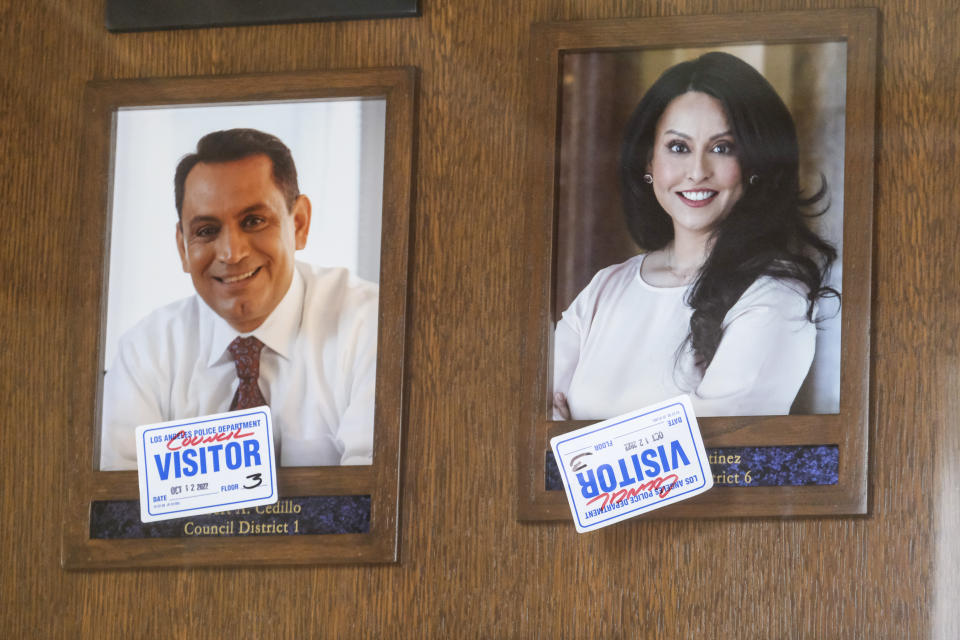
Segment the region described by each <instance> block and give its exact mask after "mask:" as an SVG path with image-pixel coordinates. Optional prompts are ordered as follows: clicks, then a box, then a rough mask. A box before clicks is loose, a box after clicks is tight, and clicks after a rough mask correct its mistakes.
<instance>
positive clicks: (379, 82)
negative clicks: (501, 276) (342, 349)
mask: <svg viewBox="0 0 960 640" xmlns="http://www.w3.org/2000/svg"><path fill="white" fill-rule="evenodd" d="M416 77H417V74H416V69H415V68H412V67H401V68H383V69H359V70H344V71H316V72H295V73H272V74H257V75H242V76H223V77H193V78H165V79H135V80H116V81H97V82H91V83H89V84H88V86H87V89H86V93H85V102H84V131H83V147H82V157H81V158H80V162H81V164H80V178H81V180H80V188H79V191H78V194H77V198H76V215H75V218H76V219H77V226H78V238H77V243H76V251H75V254H74V255H73V256H72V258H73V262H74V264H75V265H76V268H77V269H79V270H82V272H83V273H87V274H89V282H87V283H86V284H88V285H89V286H88V291H89V292H90V293H91V295H88V296H85V297H84V299H82V300H80V301H78V307H77V316H76V317H75V319H74V323H73V326H74V334H75V340H74V342H73V344H72V349H73V351H72V355H73V361H74V362H76V363H77V364H78V366H77V373H76V375H75V376H74V377H73V382H74V388H73V391H72V413H73V415H74V416H75V418H76V419H75V420H74V421H73V422H72V423H71V424H69V425H65V426H64V433H63V434H62V437H65V438H67V439H68V441H69V442H71V443H74V444H75V446H72V447H71V454H70V457H69V462H68V466H67V468H66V469H65V470H64V481H63V485H64V507H63V529H62V539H61V553H62V555H61V561H62V564H63V566H64V567H65V568H68V569H78V568H107V567H161V566H189V565H254V564H271V565H294V564H318V563H382V562H395V561H396V560H397V558H398V522H399V490H400V485H399V478H400V475H399V474H400V457H401V432H402V424H403V416H404V389H403V374H404V362H405V336H406V317H407V294H408V262H409V251H410V211H411V206H412V184H413V183H412V180H413V158H414V145H415V96H416ZM337 98H383V99H385V102H386V116H385V129H386V131H385V148H384V172H383V204H382V222H381V224H382V234H381V238H382V241H381V253H380V273H381V276H380V280H381V281H380V285H381V286H380V298H379V326H378V339H377V340H378V342H377V344H378V352H377V365H376V366H377V378H376V405H375V406H376V408H375V414H376V415H375V426H374V447H373V463H372V464H371V465H369V466H342V467H286V468H280V469H279V471H278V493H279V496H280V499H281V500H283V499H284V498H285V497H289V496H308V497H313V496H369V525H368V527H367V530H366V532H365V533H337V534H327V535H289V536H281V535H248V536H232V537H226V536H211V537H171V538H137V539H92V538H91V534H90V528H91V524H90V523H91V505H92V504H93V503H95V502H97V501H129V500H137V499H138V498H139V492H138V482H137V472H136V471H105V472H104V471H98V470H97V469H98V468H99V467H98V464H99V430H100V411H101V408H100V406H99V403H100V401H99V398H100V397H101V386H102V376H99V375H97V374H96V372H98V371H102V370H103V366H102V365H103V355H102V352H103V334H104V331H103V329H104V327H103V323H104V320H103V318H104V311H105V308H106V307H105V305H106V291H107V282H106V280H107V275H106V274H107V268H108V265H109V256H108V253H109V235H110V233H109V231H110V227H109V215H108V212H109V202H110V200H109V198H110V185H111V182H112V180H111V178H112V165H111V161H112V154H113V144H114V142H113V137H114V126H115V124H114V123H115V114H116V112H117V110H118V109H120V108H126V107H137V106H164V105H199V104H214V103H256V102H278V101H298V100H319V99H337ZM172 170H173V168H172V167H171V168H170V171H171V172H172ZM171 175H172V173H171Z"/></svg>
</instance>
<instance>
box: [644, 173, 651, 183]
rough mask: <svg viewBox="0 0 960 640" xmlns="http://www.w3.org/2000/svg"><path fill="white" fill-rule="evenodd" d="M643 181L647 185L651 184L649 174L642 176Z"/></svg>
mask: <svg viewBox="0 0 960 640" xmlns="http://www.w3.org/2000/svg"><path fill="white" fill-rule="evenodd" d="M643 181H644V182H646V183H647V184H653V176H652V175H651V174H649V173H645V174H643Z"/></svg>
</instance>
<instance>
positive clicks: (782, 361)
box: [517, 11, 876, 520]
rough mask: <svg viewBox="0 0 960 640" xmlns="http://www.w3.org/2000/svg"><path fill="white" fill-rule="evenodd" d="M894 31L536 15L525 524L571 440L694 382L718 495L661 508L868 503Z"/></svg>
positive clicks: (687, 510) (858, 23) (793, 18)
mask: <svg viewBox="0 0 960 640" xmlns="http://www.w3.org/2000/svg"><path fill="white" fill-rule="evenodd" d="M875 24H876V18H875V15H874V13H873V12H871V11H836V12H815V13H814V12H795V13H790V14H789V15H785V14H780V13H762V14H744V15H730V16H696V17H675V18H673V17H672V18H651V19H638V20H611V21H589V22H574V23H546V24H537V25H534V27H533V29H532V32H531V36H532V37H531V60H532V63H531V87H532V90H531V103H530V109H529V126H528V132H529V135H528V141H529V153H528V166H529V179H528V184H529V185H530V188H531V192H532V193H533V194H534V200H533V203H534V204H533V209H532V212H531V215H530V217H529V218H528V234H527V238H528V242H529V245H530V251H529V252H528V255H529V256H530V257H529V260H530V272H531V273H532V274H533V283H532V290H535V291H541V292H543V293H542V295H541V296H539V297H536V296H535V297H533V298H532V299H531V302H530V306H529V308H528V313H527V321H528V324H527V328H526V331H527V334H526V335H527V340H526V342H525V344H526V345H527V348H528V350H529V351H530V353H528V354H527V356H526V357H525V358H524V362H525V365H524V366H525V369H524V381H525V382H524V390H525V400H524V407H523V417H522V421H521V426H520V427H519V431H518V433H519V436H518V441H517V442H518V469H519V477H520V482H521V490H520V491H519V492H518V495H519V499H518V510H519V515H520V517H521V518H523V519H532V520H538V519H563V518H565V517H568V512H567V508H566V502H565V498H564V495H563V492H562V485H561V483H560V479H559V476H558V472H557V468H556V463H555V461H554V459H553V457H552V454H550V453H548V452H547V450H548V446H547V443H548V441H549V439H550V438H551V437H553V436H556V435H559V434H562V433H565V432H567V431H571V430H573V429H575V428H578V427H581V426H584V425H586V424H590V423H591V422H599V421H601V420H606V419H608V418H613V417H615V416H618V415H622V414H626V413H628V412H631V411H635V410H637V409H640V408H642V407H644V406H648V405H652V404H655V403H658V402H661V401H663V400H667V399H669V398H671V397H675V396H677V395H680V394H686V395H689V396H690V398H691V402H692V405H693V408H694V410H695V411H696V414H697V419H698V421H699V424H700V427H701V430H702V432H703V436H704V441H705V444H706V446H707V448H708V454H709V457H710V462H711V467H712V473H713V480H714V487H715V489H713V490H711V491H709V492H707V493H706V494H703V495H701V496H698V497H697V498H696V499H693V500H690V501H689V502H685V503H681V504H678V505H675V506H672V507H670V508H667V509H663V510H661V511H658V512H656V515H655V516H654V517H684V516H720V515H723V516H737V515H785V514H799V513H804V514H815V513H834V514H835V513H862V512H863V511H864V510H865V509H866V469H867V466H866V459H867V458H866V443H867V432H868V413H867V408H868V390H869V384H868V381H869V379H868V374H869V366H868V356H869V320H870V286H869V283H870V247H871V236H870V231H869V230H870V228H871V219H872V205H871V203H872V172H873V168H872V162H873V158H872V144H873V129H872V122H873V112H872V110H873V104H872V96H873V95H874V94H873V91H874V81H873V69H874V65H875V61H874V58H875V52H874V40H875ZM678 33H681V34H683V37H682V38H680V39H678V38H677V37H676V34H678ZM731 34H736V35H735V36H732V35H731ZM543 229H548V230H550V233H549V234H544V233H543ZM720 507H722V508H720Z"/></svg>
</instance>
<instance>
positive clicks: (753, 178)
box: [750, 174, 760, 185]
mask: <svg viewBox="0 0 960 640" xmlns="http://www.w3.org/2000/svg"><path fill="white" fill-rule="evenodd" d="M758 182H760V176H758V175H757V174H753V175H752V176H750V184H752V185H753V184H757V183H758Z"/></svg>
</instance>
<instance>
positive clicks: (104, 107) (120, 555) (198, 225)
mask: <svg viewBox="0 0 960 640" xmlns="http://www.w3.org/2000/svg"><path fill="white" fill-rule="evenodd" d="M414 87H415V74H414V71H413V70H412V69H408V68H401V69H378V70H357V71H337V72H316V73H290V74H270V75H264V76H232V77H219V78H185V79H161V80H130V81H115V82H99V83H91V84H90V85H88V88H87V93H86V102H85V104H86V109H87V112H86V119H87V120H86V121H87V129H86V131H85V138H84V140H85V146H84V164H83V167H84V170H83V172H82V173H83V181H82V183H81V189H80V195H79V197H78V202H79V205H78V206H79V207H80V210H82V211H86V212H88V213H87V216H88V218H91V219H90V222H89V223H88V226H89V227H92V228H94V229H97V230H99V232H100V233H99V243H98V242H93V241H89V242H87V243H84V242H82V241H81V245H85V246H84V248H85V251H84V252H83V256H82V257H80V258H78V260H79V261H80V262H83V261H86V262H87V263H88V264H87V265H86V266H88V267H90V268H91V270H96V271H99V272H100V273H102V279H101V280H100V281H99V282H98V284H99V285H100V286H99V292H100V295H99V297H98V300H97V302H98V304H97V305H96V306H95V307H92V308H91V309H90V313H89V315H90V316H93V318H91V321H90V326H89V328H88V329H87V331H86V332H85V331H84V330H81V331H80V334H81V336H80V337H81V338H85V340H83V341H81V344H82V346H81V347H80V349H81V350H80V351H78V354H77V356H78V358H77V359H78V362H91V363H92V362H97V363H98V364H97V365H96V367H92V368H91V369H92V371H93V372H95V373H94V375H93V377H92V378H91V379H89V380H88V379H87V375H86V373H84V374H83V375H81V376H80V378H81V379H82V380H84V381H86V382H87V383H88V385H89V386H88V388H87V391H88V392H89V393H90V395H89V396H84V397H83V398H82V399H80V400H78V403H79V404H80V405H81V406H85V407H87V411H88V413H89V415H91V418H92V420H91V423H89V424H86V425H83V426H81V425H79V424H78V425H77V426H75V427H74V439H75V441H76V442H78V443H80V446H79V447H78V448H77V454H76V456H75V457H74V460H73V465H72V469H71V473H70V478H71V481H70V482H69V483H68V486H67V489H68V491H67V495H68V501H69V502H68V508H67V512H66V513H67V514H68V515H67V518H66V522H65V528H64V536H63V561H64V565H65V566H67V567H71V568H73V567H84V566H126V565H165V564H196V563H206V564H233V563H236V562H241V561H242V562H244V563H271V562H282V563H286V564H295V563H316V562H384V561H392V560H395V559H396V553H397V549H396V523H397V505H398V491H399V485H398V474H399V443H400V431H401V424H400V416H401V415H402V412H401V408H402V395H401V389H402V371H403V360H404V358H403V353H404V338H403V337H404V318H405V314H406V312H405V309H406V273H407V254H408V251H409V247H408V237H409V222H408V221H409V209H410V184H411V162H412V156H411V154H412V144H413V120H412V113H413V100H414ZM91 212H101V213H100V215H99V216H93V215H92V213H91ZM101 216H102V217H101ZM98 244H100V246H99V247H98V246H97V245H98ZM94 329H95V330H96V331H95V332H94V331H93V330H94ZM262 405H266V406H269V407H270V412H271V419H272V438H273V440H272V442H273V446H274V454H275V459H276V464H277V467H278V490H279V499H278V502H277V504H275V505H271V506H266V507H260V506H258V507H256V508H252V509H239V510H234V511H225V512H219V513H214V514H209V515H198V516H195V517H182V518H175V519H171V520H164V521H162V522H149V523H147V522H140V520H139V502H138V501H137V500H136V499H135V498H136V497H137V491H136V489H137V472H136V470H137V455H136V451H135V447H134V444H135V442H134V433H135V430H136V428H137V427H138V426H141V425H154V424H161V423H166V422H168V421H175V420H185V419H191V418H196V417H200V416H208V415H213V414H220V413H223V412H227V411H234V410H239V409H248V408H254V407H257V406H262ZM78 480H79V481H78ZM320 536H322V540H323V544H318V543H317V541H318V540H319V539H321V538H319V537H320ZM185 539H186V540H187V541H189V543H187V544H186V545H185ZM184 546H185V548H186V550H185V551H183V552H180V553H178V554H175V555H174V556H171V555H170V554H169V553H165V552H164V549H166V548H168V547H169V548H174V547H175V548H177V549H183V548H184ZM241 551H242V552H241ZM241 559H242V560H241Z"/></svg>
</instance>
